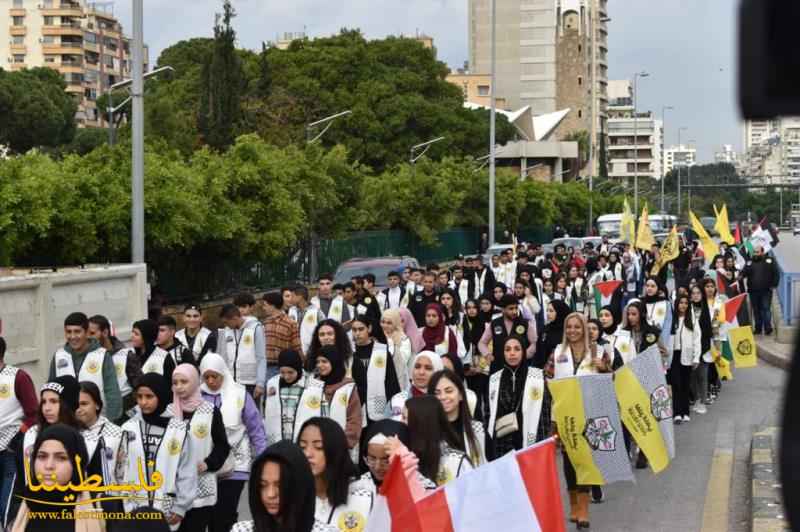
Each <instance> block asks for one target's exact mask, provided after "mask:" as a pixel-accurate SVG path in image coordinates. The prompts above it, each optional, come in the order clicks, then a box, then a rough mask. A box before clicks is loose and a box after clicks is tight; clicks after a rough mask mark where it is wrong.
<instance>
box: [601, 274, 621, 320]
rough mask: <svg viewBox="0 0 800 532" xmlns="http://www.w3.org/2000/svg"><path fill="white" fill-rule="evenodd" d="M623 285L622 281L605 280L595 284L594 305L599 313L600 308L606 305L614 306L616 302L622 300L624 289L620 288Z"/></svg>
mask: <svg viewBox="0 0 800 532" xmlns="http://www.w3.org/2000/svg"><path fill="white" fill-rule="evenodd" d="M621 286H622V281H604V282H602V283H597V284H595V285H594V306H595V311H596V312H597V314H598V315H599V314H600V309H602V308H603V307H605V306H606V305H611V306H612V307H613V306H614V304H615V303H616V304H617V305H619V303H620V302H621V298H620V296H621V295H622V294H621V293H622V291H621V290H620V289H619V288H620V287H621Z"/></svg>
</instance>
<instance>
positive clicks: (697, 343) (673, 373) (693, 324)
mask: <svg viewBox="0 0 800 532" xmlns="http://www.w3.org/2000/svg"><path fill="white" fill-rule="evenodd" d="M673 316H674V317H673V320H672V330H671V331H670V333H671V341H672V353H671V354H672V363H671V364H670V369H669V382H670V384H671V385H672V404H673V408H672V411H673V414H674V420H675V424H676V425H680V424H681V423H685V422H688V421H689V420H690V417H689V389H690V387H691V381H692V371H693V370H694V369H697V367H698V366H699V365H700V356H701V354H702V353H701V345H702V332H701V331H700V323H699V321H697V320H695V319H694V316H693V315H692V310H691V302H690V301H689V296H685V295H680V296H678V299H677V300H676V301H675V312H674V315H673Z"/></svg>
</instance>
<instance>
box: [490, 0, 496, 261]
mask: <svg viewBox="0 0 800 532" xmlns="http://www.w3.org/2000/svg"><path fill="white" fill-rule="evenodd" d="M491 2H492V68H491V71H492V76H491V86H490V87H489V98H490V99H491V100H492V102H491V111H490V116H489V246H492V245H493V244H494V232H495V226H494V207H495V206H494V187H495V171H496V168H495V147H494V145H495V142H496V137H497V130H496V120H497V102H496V101H495V85H496V81H497V0H491Z"/></svg>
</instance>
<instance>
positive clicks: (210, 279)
mask: <svg viewBox="0 0 800 532" xmlns="http://www.w3.org/2000/svg"><path fill="white" fill-rule="evenodd" d="M517 234H518V238H519V239H520V240H521V241H526V242H549V241H550V240H552V228H550V227H526V228H521V229H520V230H519V231H518V232H517ZM480 239H481V230H480V229H478V228H459V229H451V230H449V231H444V232H442V233H440V234H439V235H438V242H437V243H436V244H433V245H430V244H424V243H423V242H421V241H420V240H419V238H418V237H416V236H415V235H413V234H412V233H409V232H408V231H402V230H387V231H362V232H357V233H351V234H349V235H348V236H347V237H345V238H340V239H336V240H321V241H320V242H319V247H318V250H319V251H318V261H319V271H320V272H331V273H333V272H334V271H335V270H336V268H337V267H338V266H339V264H341V263H342V262H344V261H346V260H349V259H352V258H355V257H383V256H401V255H407V256H411V257H415V258H416V259H417V260H419V262H420V263H421V264H428V263H431V262H444V261H448V260H452V259H453V257H455V256H456V255H472V254H475V253H477V252H478V250H479V245H480ZM496 240H497V241H498V242H507V241H508V238H507V237H505V235H504V230H503V229H499V230H498V231H497V237H496ZM309 265H310V260H309V253H308V249H306V248H305V247H301V248H299V249H297V250H296V251H295V252H294V253H291V254H289V255H287V256H284V257H281V258H279V259H276V260H272V261H268V262H255V261H242V260H233V259H213V260H212V259H209V258H208V257H207V256H204V257H200V258H193V257H185V258H175V257H172V258H171V260H170V261H169V262H168V263H155V264H150V269H151V270H152V272H153V275H154V279H153V284H154V285H155V287H156V290H157V291H158V293H159V294H160V295H161V296H163V298H164V299H165V300H166V301H167V302H170V303H180V302H184V301H189V300H192V301H203V300H210V299H217V298H220V297H224V296H226V295H229V294H232V293H234V292H239V291H242V290H266V289H269V288H275V287H279V286H282V285H285V284H288V283H292V282H297V281H302V282H309V281H310V279H309V270H310V268H309Z"/></svg>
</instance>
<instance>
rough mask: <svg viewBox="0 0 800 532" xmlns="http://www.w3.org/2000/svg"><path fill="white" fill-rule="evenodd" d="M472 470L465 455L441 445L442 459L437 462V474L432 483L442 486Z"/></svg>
mask: <svg viewBox="0 0 800 532" xmlns="http://www.w3.org/2000/svg"><path fill="white" fill-rule="evenodd" d="M472 469H473V467H472V463H470V461H469V458H467V455H466V454H465V453H463V452H462V451H458V450H455V449H450V448H449V447H448V446H447V445H446V444H444V443H443V444H442V457H441V459H440V460H439V473H438V474H437V475H436V478H435V479H434V481H435V482H436V485H437V486H444V485H445V484H448V483H449V482H451V481H453V480H455V479H457V478H458V477H460V476H461V474H462V473H466V472H467V471H471V470H472Z"/></svg>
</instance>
